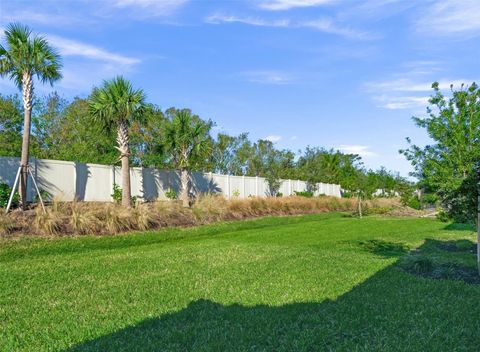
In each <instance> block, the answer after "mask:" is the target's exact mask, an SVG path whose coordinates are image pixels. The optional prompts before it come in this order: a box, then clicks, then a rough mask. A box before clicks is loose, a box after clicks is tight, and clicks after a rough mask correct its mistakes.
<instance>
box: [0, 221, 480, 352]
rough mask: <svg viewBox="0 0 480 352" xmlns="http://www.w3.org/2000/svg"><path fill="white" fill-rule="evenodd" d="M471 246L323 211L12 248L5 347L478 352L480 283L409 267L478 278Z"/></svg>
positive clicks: (463, 232)
mask: <svg viewBox="0 0 480 352" xmlns="http://www.w3.org/2000/svg"><path fill="white" fill-rule="evenodd" d="M426 239H429V241H427V242H425V241H426ZM473 239H474V237H473V233H472V232H471V231H470V230H469V229H468V228H461V227H447V228H446V225H445V224H444V223H440V222H437V221H434V220H431V219H401V218H375V217H369V218H368V217H367V218H364V219H356V218H346V217H344V216H342V215H341V214H323V215H308V216H300V217H282V218H264V219H259V220H252V221H245V222H232V223H219V224H215V225H207V226H202V227H197V228H190V229H170V230H164V231H160V232H158V231H157V232H148V233H138V234H130V235H121V236H114V237H100V238H99V237H89V236H86V237H79V238H60V239H50V240H49V239H32V238H30V239H21V240H17V241H11V240H7V241H3V242H1V243H0V282H1V287H0V350H2V351H61V350H70V349H73V350H78V351H87V350H88V351H132V350H136V351H143V350H147V351H169V350H172V351H185V350H190V351H197V350H204V351H208V350H214V351H224V350H232V351H244V350H270V351H281V350H283V351H292V350H305V351H311V350H382V351H384V350H392V351H396V350H405V351H407V350H408V351H411V350H435V351H438V350H445V351H452V350H476V347H477V345H476V342H477V341H478V331H480V330H479V328H480V324H479V323H478V321H479V320H480V319H478V317H479V316H480V308H478V297H480V286H478V285H474V284H467V283H465V282H463V281H461V280H460V279H461V278H460V279H459V278H458V277H454V278H456V279H455V280H450V279H442V277H440V278H439V279H434V278H431V277H426V276H425V275H424V276H422V275H416V274H415V273H414V272H413V273H412V272H410V271H408V270H407V269H408V268H407V267H406V266H405V265H407V264H408V263H409V261H408V258H410V256H418V255H423V256H425V257H428V256H433V257H434V262H435V263H436V262H441V263H446V262H455V263H457V264H458V265H463V266H469V267H474V265H475V258H474V256H473V254H472V253H470V252H469V247H468V244H469V243H471V241H473ZM446 241H453V242H446ZM444 242H445V243H447V245H454V246H456V247H455V248H457V247H458V248H459V250H458V251H448V250H445V248H447V249H448V248H450V247H442V246H441V245H439V244H442V243H444ZM465 243H466V244H465ZM416 248H420V251H416V252H415V251H414V250H415V249H416ZM452 248H453V247H452ZM464 248H466V250H464ZM399 260H400V261H401V262H403V261H405V263H407V264H405V265H404V266H402V265H403V264H400V265H399V264H397V262H398V261H399ZM442 265H443V264H442ZM405 268H407V269H405Z"/></svg>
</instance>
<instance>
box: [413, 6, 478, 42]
mask: <svg viewBox="0 0 480 352" xmlns="http://www.w3.org/2000/svg"><path fill="white" fill-rule="evenodd" d="M420 14H421V15H420V16H419V18H417V20H416V21H415V26H416V28H417V29H418V30H419V31H421V32H423V33H426V34H428V35H433V36H435V35H439V34H443V35H449V34H452V35H456V34H462V35H465V34H473V35H477V34H480V1H478V0H461V1H460V0H442V1H437V2H434V3H432V5H431V6H427V7H426V9H425V10H424V12H423V13H420Z"/></svg>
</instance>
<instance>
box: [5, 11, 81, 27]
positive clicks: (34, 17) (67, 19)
mask: <svg viewBox="0 0 480 352" xmlns="http://www.w3.org/2000/svg"><path fill="white" fill-rule="evenodd" d="M0 22H1V23H11V22H22V23H23V22H25V23H28V24H32V23H36V24H41V25H48V26H67V25H78V23H79V22H82V23H84V22H85V21H83V20H82V21H81V20H80V19H79V18H76V17H73V16H69V15H66V14H64V13H62V14H61V15H60V14H59V13H51V12H40V11H32V10H16V9H11V10H9V11H6V12H5V15H3V14H2V16H1V19H0Z"/></svg>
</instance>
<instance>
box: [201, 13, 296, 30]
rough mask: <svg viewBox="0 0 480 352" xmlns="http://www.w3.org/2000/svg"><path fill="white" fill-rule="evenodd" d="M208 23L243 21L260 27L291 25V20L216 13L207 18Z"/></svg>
mask: <svg viewBox="0 0 480 352" xmlns="http://www.w3.org/2000/svg"><path fill="white" fill-rule="evenodd" d="M205 22H206V23H210V24H222V23H243V24H247V25H251V26H260V27H289V26H290V25H291V23H290V21H289V20H273V21H272V20H270V21H269V20H265V19H262V18H259V17H251V16H245V17H239V16H233V15H226V14H221V13H216V14H213V15H210V16H208V17H207V18H205Z"/></svg>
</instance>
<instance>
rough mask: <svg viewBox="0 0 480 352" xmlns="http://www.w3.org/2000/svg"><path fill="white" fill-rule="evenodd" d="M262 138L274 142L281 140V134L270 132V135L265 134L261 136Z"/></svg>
mask: <svg viewBox="0 0 480 352" xmlns="http://www.w3.org/2000/svg"><path fill="white" fill-rule="evenodd" d="M263 139H264V140H267V141H270V142H272V143H276V142H279V141H281V140H282V136H278V135H276V134H272V135H270V136H266V137H265V138H263Z"/></svg>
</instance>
